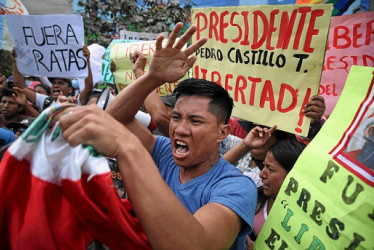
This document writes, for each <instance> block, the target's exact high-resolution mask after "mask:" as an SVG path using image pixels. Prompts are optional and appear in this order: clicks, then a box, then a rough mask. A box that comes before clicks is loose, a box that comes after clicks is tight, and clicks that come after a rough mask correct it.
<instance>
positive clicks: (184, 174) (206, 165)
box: [179, 154, 219, 184]
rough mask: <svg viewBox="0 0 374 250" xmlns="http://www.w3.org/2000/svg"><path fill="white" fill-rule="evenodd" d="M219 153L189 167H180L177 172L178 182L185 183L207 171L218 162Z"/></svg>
mask: <svg viewBox="0 0 374 250" xmlns="http://www.w3.org/2000/svg"><path fill="white" fill-rule="evenodd" d="M218 160H219V154H217V155H215V156H214V157H211V158H209V159H208V160H206V161H205V162H203V163H201V164H199V165H196V166H190V167H180V172H179V180H180V182H181V183H182V184H183V183H186V182H188V181H190V180H192V179H194V178H196V177H199V176H202V175H204V174H205V173H207V172H209V170H210V169H211V168H212V167H213V166H214V165H215V164H216V163H217V162H218Z"/></svg>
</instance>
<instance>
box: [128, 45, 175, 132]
mask: <svg viewBox="0 0 374 250" xmlns="http://www.w3.org/2000/svg"><path fill="white" fill-rule="evenodd" d="M130 59H131V63H132V64H133V67H132V70H133V72H134V74H135V77H136V78H139V77H141V76H142V75H144V73H145V71H144V68H145V65H146V63H147V58H146V57H145V56H144V55H142V54H141V53H140V52H139V51H135V52H134V53H132V54H131V55H130ZM144 107H145V109H146V110H147V112H148V113H149V114H150V115H151V117H152V120H153V121H154V123H155V124H156V126H157V128H158V129H159V130H160V132H161V133H162V134H163V135H165V136H167V137H169V122H170V117H169V115H168V111H167V109H166V107H165V104H164V102H163V101H162V100H161V98H160V96H159V95H158V94H157V92H156V89H155V90H153V91H152V92H151V93H150V94H149V95H148V96H147V98H145V100H144Z"/></svg>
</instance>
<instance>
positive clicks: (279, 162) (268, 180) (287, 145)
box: [247, 140, 305, 250]
mask: <svg viewBox="0 0 374 250" xmlns="http://www.w3.org/2000/svg"><path fill="white" fill-rule="evenodd" d="M304 148H305V144H304V143H302V142H299V141H297V140H281V141H277V142H275V144H273V145H272V146H271V147H270V148H269V150H268V152H267V153H266V157H265V165H264V168H263V169H262V170H261V172H260V174H259V176H260V178H261V179H262V183H263V185H262V187H260V188H259V197H258V203H257V208H256V214H255V218H254V221H253V232H252V234H251V235H250V236H248V237H247V250H248V249H253V244H254V241H255V240H256V237H257V235H258V234H259V233H260V231H261V228H262V226H263V225H264V223H265V221H266V219H267V216H268V214H269V212H270V210H271V208H272V207H273V204H274V201H275V198H276V197H277V195H278V192H279V190H280V188H281V186H282V184H283V181H284V179H285V178H286V176H287V174H288V173H289V172H290V171H291V169H292V167H293V166H294V165H295V163H296V161H297V159H298V158H299V156H300V154H301V153H302V151H303V150H304Z"/></svg>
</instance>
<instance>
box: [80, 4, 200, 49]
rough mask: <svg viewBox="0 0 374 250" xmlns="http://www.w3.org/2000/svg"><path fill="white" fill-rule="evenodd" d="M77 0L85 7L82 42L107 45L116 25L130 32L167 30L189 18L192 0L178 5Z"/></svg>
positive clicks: (116, 27)
mask: <svg viewBox="0 0 374 250" xmlns="http://www.w3.org/2000/svg"><path fill="white" fill-rule="evenodd" d="M143 2H144V6H137V4H136V0H86V1H84V0H80V1H79V3H78V4H79V5H80V6H81V7H85V13H81V14H82V16H83V18H84V25H85V37H86V44H91V43H99V44H101V45H104V46H107V45H108V44H109V43H110V41H111V39H112V37H111V36H112V34H113V33H114V32H115V31H116V30H117V29H118V28H125V29H126V30H130V31H137V32H150V33H160V32H165V31H167V32H169V31H170V30H171V29H172V28H173V26H174V25H175V23H177V22H183V23H186V21H187V20H188V19H189V17H190V15H191V8H192V6H193V5H194V4H193V2H192V0H191V1H187V2H185V4H184V6H180V5H179V4H177V3H174V2H172V1H170V0H169V1H167V2H165V1H162V0H143Z"/></svg>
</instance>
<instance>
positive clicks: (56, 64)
mask: <svg viewBox="0 0 374 250" xmlns="http://www.w3.org/2000/svg"><path fill="white" fill-rule="evenodd" d="M6 20H7V23H8V28H9V32H10V35H11V37H12V39H13V42H14V44H15V46H16V53H17V57H16V62H17V66H18V69H19V71H20V73H21V74H22V75H30V76H47V77H67V78H72V77H77V78H85V77H87V75H88V71H87V61H86V58H85V56H84V55H83V46H84V29H83V19H82V17H81V16H80V15H6Z"/></svg>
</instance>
